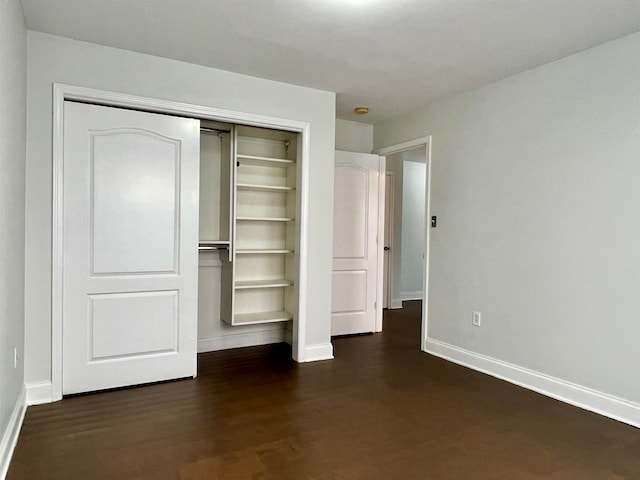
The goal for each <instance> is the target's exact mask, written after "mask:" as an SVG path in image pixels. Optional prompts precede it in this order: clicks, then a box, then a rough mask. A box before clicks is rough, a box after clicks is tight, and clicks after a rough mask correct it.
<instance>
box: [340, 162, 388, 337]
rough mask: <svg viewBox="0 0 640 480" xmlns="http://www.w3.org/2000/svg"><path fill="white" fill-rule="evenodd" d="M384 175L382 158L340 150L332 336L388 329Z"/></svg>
mask: <svg viewBox="0 0 640 480" xmlns="http://www.w3.org/2000/svg"><path fill="white" fill-rule="evenodd" d="M382 174H383V172H382V171H381V161H380V157H379V156H378V155H371V154H364V153H350V152H340V151H338V152H336V164H335V181H334V213H333V282H332V299H331V335H347V334H355V333H367V332H375V331H379V330H381V328H382V323H381V317H382V302H381V293H382V282H381V278H379V277H380V276H381V273H382V247H383V245H382V232H381V231H380V228H379V227H381V223H382V220H381V218H380V216H381V209H380V206H381V202H380V193H383V192H381V188H384V176H383V175H382ZM381 183H382V187H381Z"/></svg>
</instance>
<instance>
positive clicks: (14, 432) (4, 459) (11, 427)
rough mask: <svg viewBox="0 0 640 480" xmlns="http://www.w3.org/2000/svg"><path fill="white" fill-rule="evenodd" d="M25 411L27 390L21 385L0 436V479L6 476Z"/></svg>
mask: <svg viewBox="0 0 640 480" xmlns="http://www.w3.org/2000/svg"><path fill="white" fill-rule="evenodd" d="M26 411H27V392H26V389H25V387H24V386H23V387H22V389H21V390H20V395H18V399H17V400H16V404H15V406H14V408H13V412H12V413H11V417H10V418H9V424H8V425H7V428H6V430H5V432H4V435H3V436H2V442H1V443H0V479H3V480H4V478H5V477H6V476H7V472H8V471H9V463H10V462H11V457H12V456H13V450H14V449H15V448H16V444H17V443H18V435H20V428H21V427H22V422H23V421H24V414H25V412H26Z"/></svg>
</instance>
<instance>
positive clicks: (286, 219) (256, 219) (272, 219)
mask: <svg viewBox="0 0 640 480" xmlns="http://www.w3.org/2000/svg"><path fill="white" fill-rule="evenodd" d="M236 220H238V221H242V222H293V220H294V219H293V218H289V217H236Z"/></svg>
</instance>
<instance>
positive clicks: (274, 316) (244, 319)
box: [233, 311, 293, 325]
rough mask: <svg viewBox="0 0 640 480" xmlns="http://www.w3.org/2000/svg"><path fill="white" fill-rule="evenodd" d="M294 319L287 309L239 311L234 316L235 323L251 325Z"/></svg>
mask: <svg viewBox="0 0 640 480" xmlns="http://www.w3.org/2000/svg"><path fill="white" fill-rule="evenodd" d="M292 319H293V315H292V314H291V313H289V312H285V311H280V312H258V313H237V314H235V315H234V316H233V323H234V324H235V325H251V324H252V323H270V322H286V321H288V320H292Z"/></svg>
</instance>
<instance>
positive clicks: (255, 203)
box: [221, 126, 298, 325]
mask: <svg viewBox="0 0 640 480" xmlns="http://www.w3.org/2000/svg"><path fill="white" fill-rule="evenodd" d="M233 137H234V141H233V148H232V160H233V165H232V169H233V175H232V177H233V178H232V191H233V195H232V199H233V200H232V205H233V208H232V209H231V212H232V214H231V218H232V221H231V232H232V234H231V237H232V238H231V244H230V250H229V257H228V261H227V262H224V261H223V267H222V281H223V286H222V290H223V291H222V293H223V298H222V301H221V307H222V312H221V314H222V315H221V316H222V318H223V320H225V321H227V322H228V323H230V324H231V325H250V324H260V323H272V322H284V321H289V320H292V319H293V316H294V315H293V313H294V312H295V311H297V299H296V294H295V291H294V290H295V286H296V285H295V283H296V282H295V279H296V271H297V269H296V256H295V246H296V241H295V239H296V235H297V228H296V214H297V212H296V205H297V199H296V178H297V175H296V163H297V152H298V149H297V145H296V138H297V136H296V135H295V134H292V133H289V132H281V131H275V130H267V129H261V128H255V127H245V126H236V127H235V128H234V130H233ZM225 289H227V290H226V291H225Z"/></svg>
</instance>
